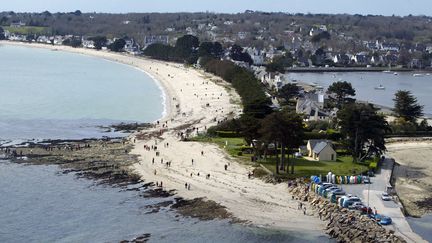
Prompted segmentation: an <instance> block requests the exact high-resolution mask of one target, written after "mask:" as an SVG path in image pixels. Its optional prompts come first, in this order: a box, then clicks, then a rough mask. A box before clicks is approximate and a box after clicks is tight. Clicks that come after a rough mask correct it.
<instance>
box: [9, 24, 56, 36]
mask: <svg viewBox="0 0 432 243" xmlns="http://www.w3.org/2000/svg"><path fill="white" fill-rule="evenodd" d="M3 29H5V30H7V31H9V32H10V33H14V34H20V35H29V34H37V35H43V34H47V33H48V30H49V28H47V27H40V26H22V27H11V26H4V27H3Z"/></svg>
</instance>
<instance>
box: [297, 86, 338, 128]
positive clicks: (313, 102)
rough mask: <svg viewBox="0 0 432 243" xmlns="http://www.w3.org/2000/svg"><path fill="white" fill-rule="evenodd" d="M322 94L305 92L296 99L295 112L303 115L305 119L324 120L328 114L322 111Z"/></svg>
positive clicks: (327, 117) (328, 116)
mask: <svg viewBox="0 0 432 243" xmlns="http://www.w3.org/2000/svg"><path fill="white" fill-rule="evenodd" d="M324 99H325V97H324V94H323V93H321V92H318V93H305V94H304V95H303V97H300V98H298V99H297V104H296V112H297V113H298V114H303V115H304V116H305V121H325V120H328V119H329V118H330V115H329V114H328V113H327V112H326V111H324Z"/></svg>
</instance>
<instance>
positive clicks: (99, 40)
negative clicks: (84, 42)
mask: <svg viewBox="0 0 432 243" xmlns="http://www.w3.org/2000/svg"><path fill="white" fill-rule="evenodd" d="M88 39H89V40H91V41H93V42H94V46H95V49H96V50H100V49H102V47H104V46H105V45H106V43H107V38H106V37H105V36H95V37H90V38H88Z"/></svg>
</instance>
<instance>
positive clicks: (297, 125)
mask: <svg viewBox="0 0 432 243" xmlns="http://www.w3.org/2000/svg"><path fill="white" fill-rule="evenodd" d="M259 133H260V134H261V138H262V140H263V141H266V143H267V144H271V143H273V144H274V147H275V155H276V173H279V169H282V170H284V169H285V163H284V161H285V150H286V148H288V151H292V149H293V148H295V147H298V146H300V145H301V144H302V142H303V135H304V134H303V133H304V127H303V119H302V118H301V117H300V116H299V115H298V114H296V113H294V112H288V111H286V110H282V111H277V112H273V113H272V114H270V115H268V116H266V117H265V118H264V119H263V120H262V122H261V129H259ZM278 145H280V146H281V153H282V157H281V158H282V160H281V163H280V164H279V156H278V151H277V149H278ZM288 162H289V154H288ZM291 173H292V174H294V162H293V163H291Z"/></svg>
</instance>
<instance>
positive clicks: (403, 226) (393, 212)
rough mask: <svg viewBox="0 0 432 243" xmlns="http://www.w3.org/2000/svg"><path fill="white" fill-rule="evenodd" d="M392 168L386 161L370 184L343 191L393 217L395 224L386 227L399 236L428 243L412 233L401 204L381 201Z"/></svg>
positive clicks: (388, 161)
mask: <svg viewBox="0 0 432 243" xmlns="http://www.w3.org/2000/svg"><path fill="white" fill-rule="evenodd" d="M392 166H393V160H391V159H385V160H384V163H383V166H382V168H381V170H380V172H379V173H377V174H376V175H375V176H374V177H371V178H370V179H371V183H370V184H357V185H342V189H343V190H344V191H345V192H346V193H347V194H352V195H356V196H358V197H359V198H361V200H362V201H363V204H364V205H366V206H368V204H369V207H371V208H372V209H376V210H377V212H378V214H382V215H385V216H388V217H391V219H392V221H393V223H392V224H391V225H388V226H384V227H386V228H388V229H392V230H394V231H395V232H397V233H398V234H399V235H401V236H403V237H404V238H405V239H406V240H407V241H410V242H426V241H424V240H423V239H422V238H421V237H420V236H418V235H417V234H415V233H414V232H413V231H412V229H411V227H410V225H409V224H408V222H407V220H406V218H405V216H404V214H403V213H402V210H401V209H402V205H401V204H399V203H397V202H395V201H394V200H391V201H383V200H382V199H381V195H382V193H383V192H385V191H386V187H387V185H388V181H389V179H390V175H391V168H392Z"/></svg>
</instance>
